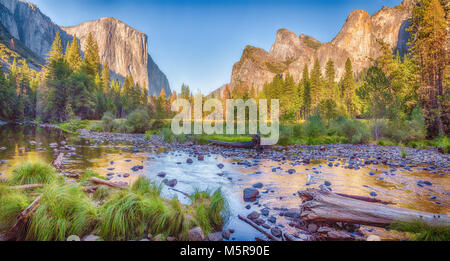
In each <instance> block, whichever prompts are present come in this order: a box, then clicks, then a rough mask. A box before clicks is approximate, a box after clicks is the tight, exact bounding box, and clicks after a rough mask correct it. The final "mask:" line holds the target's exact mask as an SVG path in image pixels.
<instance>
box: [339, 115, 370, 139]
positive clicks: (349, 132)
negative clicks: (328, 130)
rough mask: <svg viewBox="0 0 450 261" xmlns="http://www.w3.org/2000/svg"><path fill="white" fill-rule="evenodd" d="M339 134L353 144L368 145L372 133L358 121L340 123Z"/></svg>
mask: <svg viewBox="0 0 450 261" xmlns="http://www.w3.org/2000/svg"><path fill="white" fill-rule="evenodd" d="M337 129H338V133H339V134H340V135H342V136H344V137H346V138H347V140H348V141H349V142H351V143H352V144H362V143H368V142H369V140H370V133H369V130H368V129H367V127H366V125H364V123H362V122H361V121H358V120H344V121H340V122H339V123H338V126H337Z"/></svg>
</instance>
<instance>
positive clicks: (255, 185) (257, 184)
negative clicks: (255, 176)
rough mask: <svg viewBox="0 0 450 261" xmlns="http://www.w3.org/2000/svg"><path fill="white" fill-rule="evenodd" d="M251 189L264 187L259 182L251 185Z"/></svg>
mask: <svg viewBox="0 0 450 261" xmlns="http://www.w3.org/2000/svg"><path fill="white" fill-rule="evenodd" d="M253 187H254V188H257V189H260V188H262V187H264V184H262V183H261V182H260V183H256V184H253Z"/></svg>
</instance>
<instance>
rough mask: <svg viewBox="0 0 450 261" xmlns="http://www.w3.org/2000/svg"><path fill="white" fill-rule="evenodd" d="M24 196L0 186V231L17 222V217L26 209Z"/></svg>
mask: <svg viewBox="0 0 450 261" xmlns="http://www.w3.org/2000/svg"><path fill="white" fill-rule="evenodd" d="M28 204H29V202H28V199H27V197H26V196H25V194H23V193H21V192H19V191H17V190H13V189H10V188H9V187H7V186H5V185H0V231H6V230H8V229H9V228H11V227H12V226H13V225H14V224H15V222H16V221H17V216H18V215H19V214H20V213H21V212H22V211H23V210H24V209H25V208H27V207H28Z"/></svg>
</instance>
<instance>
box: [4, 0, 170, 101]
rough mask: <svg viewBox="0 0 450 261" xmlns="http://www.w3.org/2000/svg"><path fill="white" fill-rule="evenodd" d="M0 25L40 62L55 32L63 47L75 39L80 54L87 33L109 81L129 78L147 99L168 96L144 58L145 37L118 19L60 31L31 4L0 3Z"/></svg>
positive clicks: (157, 71) (164, 81)
mask: <svg viewBox="0 0 450 261" xmlns="http://www.w3.org/2000/svg"><path fill="white" fill-rule="evenodd" d="M0 23H1V24H2V25H3V26H4V28H6V30H7V31H8V33H9V34H10V35H12V36H13V37H14V38H16V39H17V40H18V41H20V42H21V43H23V44H24V45H25V46H27V47H28V48H29V49H31V50H32V51H33V52H34V53H36V54H37V55H39V56H40V57H42V58H45V57H46V56H47V54H48V52H49V50H50V47H51V44H52V42H53V40H54V37H55V35H56V32H60V34H61V40H62V44H63V47H65V46H66V44H67V42H68V41H71V40H72V35H76V36H77V39H78V40H79V42H80V43H81V49H82V51H84V50H85V43H86V39H87V36H88V34H89V32H92V35H93V36H94V39H95V40H96V41H97V43H98V45H99V52H100V53H99V55H100V60H101V63H102V64H105V63H108V65H109V67H110V69H111V72H112V73H111V76H112V77H114V78H117V79H119V80H123V79H124V78H125V77H126V76H127V75H131V76H132V77H133V79H134V80H135V82H137V83H139V84H140V85H141V86H145V87H146V88H148V90H149V95H153V94H156V95H159V93H160V92H161V89H164V90H165V92H166V94H168V95H170V94H171V90H170V86H169V82H168V80H167V77H166V75H165V74H164V73H163V72H161V70H160V69H159V68H158V66H157V65H156V64H155V63H154V62H153V60H152V59H151V57H150V55H149V54H148V37H147V35H145V34H144V33H142V32H139V31H138V30H136V29H134V28H132V27H130V26H128V25H127V24H125V23H123V22H121V21H119V20H118V19H115V18H112V17H105V18H101V19H99V20H96V21H89V22H85V23H82V24H80V25H77V26H71V27H60V26H58V25H56V24H55V23H53V22H52V20H51V19H50V18H49V17H48V16H46V15H44V14H43V13H42V12H41V11H40V10H39V8H38V7H37V6H36V5H34V4H31V3H28V2H25V1H22V0H0ZM4 37H7V36H4ZM40 62H42V60H41V61H40Z"/></svg>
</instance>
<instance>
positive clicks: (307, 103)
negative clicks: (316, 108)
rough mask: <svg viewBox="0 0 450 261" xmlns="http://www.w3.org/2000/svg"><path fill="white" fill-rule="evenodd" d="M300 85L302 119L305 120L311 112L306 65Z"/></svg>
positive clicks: (309, 84) (309, 85)
mask: <svg viewBox="0 0 450 261" xmlns="http://www.w3.org/2000/svg"><path fill="white" fill-rule="evenodd" d="M301 85H302V90H303V93H302V94H303V97H302V98H303V118H304V119H306V118H307V116H308V115H309V114H310V112H311V82H310V79H309V71H308V66H307V65H305V68H303V78H302V83H301Z"/></svg>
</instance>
